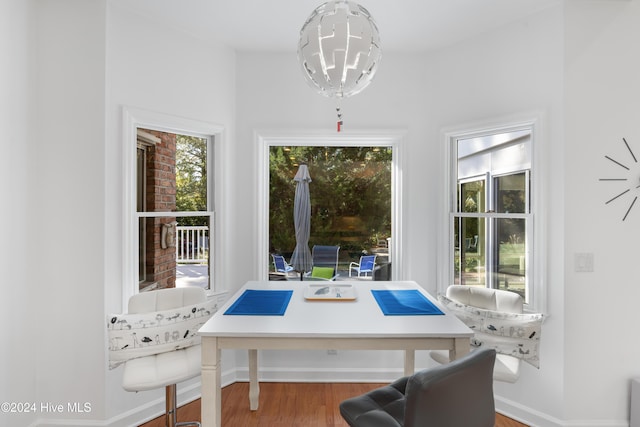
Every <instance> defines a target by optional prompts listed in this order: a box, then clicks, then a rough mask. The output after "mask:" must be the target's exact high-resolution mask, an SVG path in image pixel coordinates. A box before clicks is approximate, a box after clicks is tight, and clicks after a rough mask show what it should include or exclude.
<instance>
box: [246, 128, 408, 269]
mask: <svg viewBox="0 0 640 427" xmlns="http://www.w3.org/2000/svg"><path fill="white" fill-rule="evenodd" d="M401 141H402V135H398V134H386V133H385V134H371V135H362V134H355V133H353V134H334V133H332V134H328V135H317V134H297V135H290V134H286V133H283V134H276V135H266V134H264V133H259V134H257V143H258V145H259V151H258V153H259V155H258V165H259V167H258V179H259V186H258V194H257V197H258V203H259V206H260V207H261V208H260V211H261V213H262V214H261V216H260V218H259V221H258V222H257V230H258V231H259V232H258V245H257V253H256V259H258V260H259V263H258V265H257V268H258V270H257V271H256V273H255V274H256V275H257V277H260V278H263V279H266V278H267V277H268V274H269V272H270V271H273V261H272V258H271V254H272V253H274V252H280V253H282V254H284V255H285V258H286V260H287V261H289V258H287V257H288V255H289V254H290V253H291V252H292V251H293V249H294V247H295V245H294V246H292V244H293V243H292V240H291V239H293V238H294V230H293V225H292V224H293V211H291V213H290V215H287V214H286V210H287V209H290V208H286V207H284V206H285V203H282V204H280V203H278V201H279V200H280V199H282V198H284V197H285V193H286V197H290V198H291V200H293V195H294V193H295V186H294V182H293V176H294V175H295V169H296V166H294V165H295V164H298V161H300V160H303V161H304V160H306V161H307V164H308V166H309V170H310V173H311V174H312V176H311V179H312V180H313V181H312V182H311V184H310V186H311V189H310V194H311V203H312V218H311V221H312V226H311V239H310V249H311V246H313V244H318V245H331V246H333V245H340V254H339V257H340V259H339V266H338V267H339V274H340V275H347V276H348V265H349V262H350V261H351V260H355V261H358V260H359V256H360V255H361V254H362V251H367V252H373V251H380V253H381V254H382V255H381V256H380V263H381V264H382V263H384V264H385V269H384V270H382V271H379V273H378V274H379V275H380V274H383V275H384V277H385V278H386V277H389V278H390V279H391V280H402V266H401V264H402V257H401V252H402V239H401V236H402V233H401V228H402V209H401V202H400V196H401V194H402V191H401V190H402V188H401V181H402V180H401V176H400V171H401V170H402V156H401ZM285 153H287V155H286V156H285ZM297 156H302V157H305V156H307V157H305V158H302V157H297ZM309 156H310V157H309ZM285 157H286V158H285ZM290 157H294V159H291V158H290ZM278 162H280V163H279V164H280V166H277V168H276V169H279V170H280V172H282V173H280V172H278V173H276V174H274V171H273V170H272V167H273V166H274V165H276V164H278ZM289 162H291V165H290V166H291V167H292V169H291V170H290V171H288V172H286V171H285V170H286V169H287V168H288V167H289V166H285V165H286V164H287V163H289ZM314 168H317V169H316V170H315V172H314ZM292 173H293V174H292ZM314 173H315V176H313V174H314ZM367 174H369V175H370V176H369V178H371V176H373V175H376V174H378V176H379V177H383V181H384V182H382V181H380V182H377V183H376V186H379V189H380V192H382V193H384V194H387V196H386V197H388V199H387V200H386V201H385V203H380V204H378V205H377V206H375V207H371V206H369V208H365V210H367V209H368V210H374V209H376V210H377V212H378V213H379V215H378V214H376V215H377V218H374V217H375V216H376V215H373V214H371V215H369V212H365V211H363V210H362V207H361V206H359V205H362V204H364V205H367V202H368V200H364V201H363V198H364V199H367V198H370V193H367V192H368V191H376V188H375V187H374V186H371V185H369V187H370V188H368V189H367V188H365V187H367V185H365V186H363V187H361V188H360V190H361V191H358V188H356V186H357V185H358V183H360V184H371V182H369V181H368V180H367V179H365V175H367ZM371 174H373V175H371ZM338 176H340V178H338ZM276 180H282V181H283V182H280V183H279V184H281V185H280V187H282V186H285V185H286V186H288V190H287V191H286V192H283V193H282V195H280V194H278V195H276V194H274V193H273V188H272V183H275V181H276ZM349 183H350V184H349ZM314 185H324V186H325V188H324V189H322V190H321V189H320V188H315V189H314V188H313V186H314ZM332 187H333V189H334V197H333V199H332V200H331V203H329V202H327V203H326V206H320V204H318V203H317V201H318V200H317V199H316V200H315V203H316V204H315V206H314V198H315V197H316V196H319V195H320V192H323V193H326V192H329V193H330V192H331V190H332ZM383 187H384V188H383ZM314 191H315V193H314ZM350 191H351V192H352V193H349V192H350ZM354 192H355V193H356V194H355V195H354ZM329 193H326V194H325V196H326V195H328V194H329ZM377 196H379V195H377ZM328 197H330V195H329V196H328ZM340 198H342V199H343V200H342V202H340ZM347 199H348V202H347ZM354 199H358V201H356V202H354V203H351V202H353V200H354ZM327 200H328V199H327ZM284 202H286V201H284ZM289 204H290V203H289ZM322 204H323V205H325V203H322ZM329 205H330V206H329ZM279 209H282V211H281V212H279V213H276V212H275V211H276V210H279ZM278 218H282V219H283V221H289V219H290V221H291V228H290V229H287V231H286V235H284V234H285V232H283V231H281V230H284V229H285V228H288V227H289V226H287V225H286V224H275V223H274V221H280V220H279V219H278ZM278 227H280V228H278ZM282 227H284V228H282ZM380 267H382V266H380ZM340 270H342V271H340Z"/></svg>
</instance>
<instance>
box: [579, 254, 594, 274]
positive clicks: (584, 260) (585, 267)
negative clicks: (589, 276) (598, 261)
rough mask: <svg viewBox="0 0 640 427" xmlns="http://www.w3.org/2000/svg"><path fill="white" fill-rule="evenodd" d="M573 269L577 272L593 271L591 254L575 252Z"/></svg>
mask: <svg viewBox="0 0 640 427" xmlns="http://www.w3.org/2000/svg"><path fill="white" fill-rule="evenodd" d="M575 271H576V272H577V273H592V272H593V254H592V253H579V254H578V253H577V254H575Z"/></svg>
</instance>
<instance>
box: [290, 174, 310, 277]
mask: <svg viewBox="0 0 640 427" xmlns="http://www.w3.org/2000/svg"><path fill="white" fill-rule="evenodd" d="M293 180H294V181H296V196H295V200H294V203H293V225H294V227H295V232H296V248H295V249H294V250H293V255H292V256H291V266H292V267H293V269H294V270H296V271H298V272H300V280H302V276H303V274H304V272H306V271H310V270H311V266H312V259H311V251H310V250H309V234H310V232H311V199H310V197H309V183H310V182H311V176H310V175H309V169H308V168H307V165H300V167H299V168H298V172H297V173H296V176H295V177H294V178H293Z"/></svg>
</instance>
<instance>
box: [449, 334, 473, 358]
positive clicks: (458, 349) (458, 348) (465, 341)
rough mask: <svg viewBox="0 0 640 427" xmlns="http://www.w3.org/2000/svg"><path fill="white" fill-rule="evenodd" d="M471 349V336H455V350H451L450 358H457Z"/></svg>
mask: <svg viewBox="0 0 640 427" xmlns="http://www.w3.org/2000/svg"><path fill="white" fill-rule="evenodd" d="M469 351H471V343H470V340H469V338H455V339H454V340H453V350H449V360H456V359H459V358H461V357H462V356H464V355H465V354H467V353H469Z"/></svg>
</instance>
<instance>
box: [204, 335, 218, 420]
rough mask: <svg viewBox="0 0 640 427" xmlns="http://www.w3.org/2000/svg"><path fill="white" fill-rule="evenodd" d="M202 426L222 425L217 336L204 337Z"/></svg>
mask: <svg viewBox="0 0 640 427" xmlns="http://www.w3.org/2000/svg"><path fill="white" fill-rule="evenodd" d="M201 381H202V391H201V397H202V399H201V400H202V404H201V405H200V406H201V410H200V415H201V417H202V427H221V426H222V389H221V380H220V349H219V348H218V339H217V338H216V337H202V378H201Z"/></svg>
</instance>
